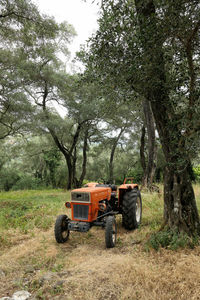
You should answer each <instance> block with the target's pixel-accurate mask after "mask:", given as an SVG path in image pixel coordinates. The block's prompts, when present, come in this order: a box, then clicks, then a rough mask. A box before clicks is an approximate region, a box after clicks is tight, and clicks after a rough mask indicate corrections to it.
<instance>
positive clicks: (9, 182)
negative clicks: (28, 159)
mask: <svg viewBox="0 0 200 300" xmlns="http://www.w3.org/2000/svg"><path fill="white" fill-rule="evenodd" d="M19 179H20V176H19V174H18V172H17V171H15V170H13V169H2V171H1V173H0V190H4V191H9V190H11V189H12V187H13V186H14V185H15V184H16V182H17V181H18V180H19Z"/></svg>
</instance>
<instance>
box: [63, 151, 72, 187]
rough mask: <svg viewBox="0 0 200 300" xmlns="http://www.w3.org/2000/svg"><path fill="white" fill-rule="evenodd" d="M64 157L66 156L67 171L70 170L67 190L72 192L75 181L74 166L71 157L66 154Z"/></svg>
mask: <svg viewBox="0 0 200 300" xmlns="http://www.w3.org/2000/svg"><path fill="white" fill-rule="evenodd" d="M64 156H65V160H66V163H67V170H68V180H67V190H71V188H72V180H73V166H72V162H71V157H70V156H69V155H66V154H64Z"/></svg>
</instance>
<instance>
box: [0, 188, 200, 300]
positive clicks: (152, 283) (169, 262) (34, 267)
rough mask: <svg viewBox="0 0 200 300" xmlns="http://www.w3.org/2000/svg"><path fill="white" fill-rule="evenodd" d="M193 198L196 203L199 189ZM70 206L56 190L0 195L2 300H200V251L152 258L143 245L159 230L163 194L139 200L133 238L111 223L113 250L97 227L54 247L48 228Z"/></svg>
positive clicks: (156, 253)
mask: <svg viewBox="0 0 200 300" xmlns="http://www.w3.org/2000/svg"><path fill="white" fill-rule="evenodd" d="M195 192H196V197H197V200H198V203H199V202H200V188H199V187H198V186H196V187H195ZM68 199H69V193H67V192H64V191H56V190H49V191H26V192H8V193H0V208H1V212H0V281H1V285H0V297H3V296H11V295H12V294H13V293H14V292H15V291H18V290H27V291H29V292H30V293H31V294H32V298H34V299H61V300H62V299H65V300H84V299H88V300H95V299H98V300H104V299H112V300H115V299H116V300H117V299H119V300H123V299H124V300H125V299H126V300H128V299H130V300H135V299H142V300H145V299H148V300H149V299H153V300H156V299H159V300H162V299H168V300H169V299H173V300H175V299H177V300H179V299H184V300H186V299H195V300H196V299H200V296H199V295H200V278H199V274H200V246H196V247H195V248H194V249H189V248H180V249H178V250H176V251H172V250H170V249H160V250H159V251H155V250H154V249H151V248H149V247H148V244H147V243H146V242H147V240H148V238H149V236H150V234H152V232H154V231H156V230H158V228H159V226H160V225H161V223H162V210H163V199H162V196H161V195H157V194H148V193H146V194H145V193H143V194H142V199H143V221H142V225H141V227H140V228H139V229H137V230H135V231H131V232H129V231H126V230H125V229H124V228H123V227H122V226H121V217H120V216H118V217H117V225H118V238H117V246H116V247H115V248H112V249H106V248H105V241H104V230H103V229H101V228H92V229H91V231H89V232H87V233H77V232H72V233H71V234H70V238H69V241H68V242H67V243H65V244H57V243H56V241H55V238H54V232H53V226H54V221H55V218H56V215H58V214H62V213H64V212H66V209H65V207H64V202H65V201H66V200H68ZM16 211H17V213H16Z"/></svg>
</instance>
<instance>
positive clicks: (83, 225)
mask: <svg viewBox="0 0 200 300" xmlns="http://www.w3.org/2000/svg"><path fill="white" fill-rule="evenodd" d="M68 229H69V230H71V231H80V232H87V231H88V230H89V229H90V223H88V222H74V221H69V223H68Z"/></svg>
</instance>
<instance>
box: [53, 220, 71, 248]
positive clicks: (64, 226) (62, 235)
mask: <svg viewBox="0 0 200 300" xmlns="http://www.w3.org/2000/svg"><path fill="white" fill-rule="evenodd" d="M68 220H69V219H68V217H67V216H66V215H60V216H58V217H57V219H56V223H55V227H54V233H55V238H56V241H57V243H65V242H66V241H67V240H68V238H69V229H68Z"/></svg>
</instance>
